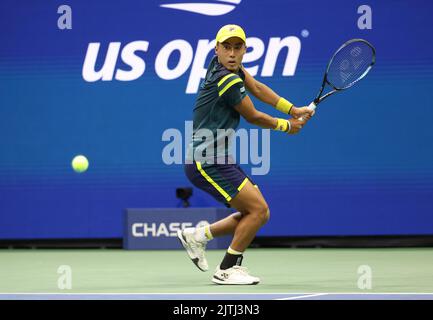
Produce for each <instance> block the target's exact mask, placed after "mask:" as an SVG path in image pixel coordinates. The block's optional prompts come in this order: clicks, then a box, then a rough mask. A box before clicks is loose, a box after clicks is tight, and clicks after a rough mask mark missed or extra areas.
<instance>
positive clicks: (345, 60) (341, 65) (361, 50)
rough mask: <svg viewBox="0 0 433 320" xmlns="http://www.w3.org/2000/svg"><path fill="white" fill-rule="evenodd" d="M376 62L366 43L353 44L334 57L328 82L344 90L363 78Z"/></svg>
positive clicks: (329, 70) (329, 69)
mask: <svg viewBox="0 0 433 320" xmlns="http://www.w3.org/2000/svg"><path fill="white" fill-rule="evenodd" d="M373 61H374V51H373V49H372V48H371V47H370V46H368V45H367V44H366V43H364V42H358V41H357V42H352V43H349V44H348V45H346V46H344V47H343V48H341V50H339V51H338V52H337V53H336V54H335V56H334V57H333V59H332V61H331V63H330V65H329V68H328V74H327V80H328V82H329V83H330V84H331V85H332V86H334V87H335V88H337V89H344V88H347V87H350V86H351V85H353V84H354V83H355V82H356V81H358V80H360V79H361V78H363V77H364V76H365V74H366V71H367V70H368V69H369V68H370V66H371V65H372V64H373Z"/></svg>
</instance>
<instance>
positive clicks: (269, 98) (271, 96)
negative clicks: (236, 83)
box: [242, 66, 314, 118]
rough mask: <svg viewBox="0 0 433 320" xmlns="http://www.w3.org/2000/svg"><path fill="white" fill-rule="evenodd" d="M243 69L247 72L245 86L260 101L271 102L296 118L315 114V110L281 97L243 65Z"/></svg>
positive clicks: (270, 103)
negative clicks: (297, 105)
mask: <svg viewBox="0 0 433 320" xmlns="http://www.w3.org/2000/svg"><path fill="white" fill-rule="evenodd" d="M242 71H243V72H244V74H245V81H244V84H245V87H246V88H247V90H248V91H249V92H251V94H252V95H253V96H254V97H256V98H257V99H259V100H260V101H262V102H264V103H266V104H269V105H271V106H272V107H274V108H275V109H277V110H279V111H281V112H282V113H285V114H289V115H291V116H292V117H294V118H300V117H305V116H312V115H313V114H314V111H313V110H310V109H308V108H307V107H300V108H298V107H296V106H294V105H293V104H292V103H291V102H289V101H288V100H286V99H284V98H283V97H280V96H279V95H278V94H276V93H275V92H274V91H273V90H272V89H271V88H269V87H268V86H267V85H265V84H264V83H261V82H260V81H257V80H256V79H254V77H253V76H252V75H251V74H250V73H249V72H248V71H247V70H245V68H244V67H243V66H242Z"/></svg>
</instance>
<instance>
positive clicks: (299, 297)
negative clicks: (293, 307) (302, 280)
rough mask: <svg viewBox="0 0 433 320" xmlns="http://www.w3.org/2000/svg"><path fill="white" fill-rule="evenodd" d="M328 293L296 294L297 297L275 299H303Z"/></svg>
mask: <svg viewBox="0 0 433 320" xmlns="http://www.w3.org/2000/svg"><path fill="white" fill-rule="evenodd" d="M327 294H328V293H316V294H307V295H303V296H296V297H289V298H279V299H275V300H296V299H302V298H310V297H317V296H323V295H327Z"/></svg>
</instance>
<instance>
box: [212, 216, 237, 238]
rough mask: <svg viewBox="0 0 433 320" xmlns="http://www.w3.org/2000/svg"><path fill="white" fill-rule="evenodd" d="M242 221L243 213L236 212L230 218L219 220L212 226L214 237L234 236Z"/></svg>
mask: <svg viewBox="0 0 433 320" xmlns="http://www.w3.org/2000/svg"><path fill="white" fill-rule="evenodd" d="M241 219H242V213H240V212H235V213H232V214H231V215H229V216H228V217H226V218H224V219H221V220H218V221H216V222H214V223H212V224H211V225H210V233H211V235H212V237H214V238H216V237H220V236H224V235H228V234H234V233H235V230H236V227H237V226H238V224H239V222H240V221H241Z"/></svg>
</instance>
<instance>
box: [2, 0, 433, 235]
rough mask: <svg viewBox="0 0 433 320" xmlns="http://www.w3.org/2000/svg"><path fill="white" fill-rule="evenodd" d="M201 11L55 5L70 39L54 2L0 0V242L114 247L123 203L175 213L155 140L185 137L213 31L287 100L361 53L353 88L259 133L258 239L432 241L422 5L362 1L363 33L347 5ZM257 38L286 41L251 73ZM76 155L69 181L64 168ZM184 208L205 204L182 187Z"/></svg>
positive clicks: (172, 184) (426, 19) (309, 93)
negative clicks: (362, 75) (266, 153)
mask: <svg viewBox="0 0 433 320" xmlns="http://www.w3.org/2000/svg"><path fill="white" fill-rule="evenodd" d="M191 2H195V3H198V2H200V3H201V4H203V3H204V2H203V1H191ZM207 3H210V4H211V5H213V6H212V7H208V8H207V9H206V11H205V12H202V13H200V12H190V11H185V10H180V9H179V7H176V8H178V9H175V8H172V7H173V6H172V5H173V4H174V5H178V6H179V5H180V8H183V7H182V4H181V1H169V0H167V1H156V0H152V1H136V0H130V1H123V2H120V1H77V0H74V1H68V2H67V3H66V4H67V5H69V7H70V9H71V12H72V15H71V17H72V29H59V26H58V20H59V19H60V20H61V21H60V22H62V14H63V13H64V12H63V11H61V10H60V13H58V8H59V7H60V6H61V5H62V4H65V3H64V2H60V1H19V2H17V1H10V0H6V1H2V2H1V3H0V239H31V238H109V237H110V238H111V237H121V236H122V212H123V209H125V208H133V207H135V208H139V207H176V206H178V205H179V201H178V199H176V197H175V188H176V187H179V186H189V185H190V183H189V182H188V180H187V179H186V177H185V176H184V173H183V168H182V165H181V164H172V165H167V164H166V163H164V161H163V159H162V152H163V149H164V148H165V147H166V146H167V144H168V143H169V142H168V141H164V139H163V138H162V137H163V134H164V132H166V130H167V129H169V128H172V129H176V130H178V132H180V133H181V134H182V138H185V136H187V134H186V133H185V121H189V120H191V119H192V107H193V104H194V101H195V93H196V92H197V86H198V84H199V81H200V78H201V76H202V73H203V70H204V69H203V68H204V67H205V66H206V65H207V63H208V62H209V60H210V58H211V57H212V44H211V45H210V46H209V42H210V41H212V40H213V39H214V37H215V34H216V31H217V30H218V29H219V27H221V26H222V25H224V24H226V23H236V24H240V25H242V26H243V27H244V29H245V30H246V33H247V37H248V38H249V39H248V45H249V46H250V49H249V51H248V54H247V56H246V58H248V59H247V62H246V63H244V65H245V67H248V68H251V69H250V70H251V71H254V72H257V75H256V77H257V79H258V80H259V81H262V82H264V83H266V84H267V85H269V86H270V87H271V88H273V89H274V90H275V91H276V92H277V93H279V94H280V95H282V96H284V97H286V98H287V99H289V100H291V101H292V102H294V103H295V104H297V105H303V104H309V103H310V101H311V100H312V98H313V97H314V96H315V94H316V93H317V90H318V88H319V85H320V83H321V79H322V74H323V71H324V69H325V66H326V63H327V61H328V59H329V57H330V56H331V55H332V53H333V51H335V49H336V48H338V47H339V46H340V45H341V44H342V43H343V42H345V41H346V40H348V39H351V38H357V37H359V38H364V39H367V40H369V41H370V42H372V43H373V44H374V45H375V47H376V50H377V64H376V66H375V67H374V69H373V70H372V72H371V73H370V74H369V75H368V76H367V78H366V79H365V80H363V81H361V82H360V83H359V85H357V86H356V87H354V88H353V89H351V90H350V91H347V92H345V93H342V94H340V95H338V96H335V97H332V98H330V99H329V100H327V101H326V102H324V103H323V104H322V105H321V106H320V107H319V109H318V112H317V114H316V116H315V118H314V119H313V120H312V121H311V122H310V123H309V124H308V126H306V127H305V129H304V130H303V131H302V132H301V133H300V134H299V135H296V136H285V135H283V134H281V133H278V132H271V133H270V136H271V144H270V156H271V157H270V160H271V162H270V170H269V172H268V173H267V174H265V175H254V176H253V178H254V180H255V181H256V182H257V183H258V184H259V186H260V188H261V190H262V192H263V194H264V196H265V197H266V199H267V201H268V203H269V206H270V209H271V220H270V222H269V223H268V224H267V225H266V226H265V227H264V228H263V229H262V230H261V231H260V232H259V235H266V236H312V235H315V236H316V235H319V236H320V235H396V234H397V235H405V234H433V200H432V198H433V148H432V147H433V146H432V141H433V131H432V130H431V127H432V120H433V105H432V103H433V102H432V101H433V44H432V42H431V39H432V38H433V22H432V19H431V16H432V14H433V4H432V2H431V1H422V0H417V1H409V0H407V1H385V0H384V1H373V2H372V3H371V4H370V8H371V11H372V12H371V16H372V25H371V29H360V28H359V25H358V20H359V19H360V18H361V20H362V19H363V18H362V16H363V12H362V8H361V10H360V13H358V9H359V7H360V6H361V5H362V4H363V3H361V2H358V1H347V0H346V1H343V0H332V1H326V2H321V1H310V0H302V1H300V0H299V1H298V0H292V1H277V0H267V1H259V0H242V1H241V0H230V1H229V0H227V1H207ZM194 8H195V9H194V10H196V9H197V8H198V9H197V10H198V11H200V8H202V7H200V6H198V7H197V6H196V7H194ZM204 13H206V14H204ZM210 13H213V14H214V15H209V14H210ZM361 22H362V21H361ZM364 22H365V21H364ZM288 37H290V38H288ZM273 38H281V39H283V38H288V39H289V40H288V41H289V42H290V44H291V45H290V46H289V49H287V48H285V49H283V50H281V51H280V53H279V55H278V58H277V60H276V65H275V67H274V68H272V66H271V68H268V69H267V68H265V64H266V59H269V61H271V60H272V57H275V54H274V55H273V54H272V48H273V47H272V41H274V40H272V39H273ZM297 44H299V47H297ZM176 48H177V49H176ZM297 48H298V49H299V51H298V52H297ZM262 49H263V52H262ZM134 50H135V54H134V52H133V51H134ZM165 53H166V55H165V56H164V54H165ZM297 54H299V55H297ZM287 56H289V60H290V61H289V62H288V64H287V66H286V67H287V68H289V69H290V68H292V69H291V71H290V70H285V71H284V67H285V65H286V57H287ZM92 59H93V60H92ZM269 61H268V62H269ZM101 68H103V69H102V70H103V72H102V73H101V74H98V71H100V70H101ZM143 69H144V70H143ZM266 70H268V71H266ZM253 101H254V102H255V104H256V107H257V108H258V109H260V110H262V111H265V112H268V113H270V114H271V115H274V116H277V115H278V116H281V114H278V113H277V112H275V110H273V109H272V108H271V107H269V106H266V105H264V104H262V103H260V102H259V101H257V100H253ZM240 126H241V127H242V128H247V129H248V128H252V127H251V126H250V125H248V124H247V123H246V122H245V121H241V125H240ZM77 154H84V155H86V157H88V159H89V162H90V167H89V170H88V171H87V172H85V173H82V174H77V173H75V172H74V171H73V170H72V169H71V165H70V162H71V160H72V158H73V157H74V156H75V155H77ZM243 167H244V169H245V170H246V171H247V172H248V173H251V170H250V169H251V168H252V167H257V165H248V164H247V165H243ZM191 203H192V205H193V206H194V207H200V206H202V207H209V206H220V204H218V203H217V202H216V201H214V200H213V199H212V198H211V197H210V196H208V195H207V194H205V193H203V192H201V191H200V190H197V189H194V196H193V198H192V200H191Z"/></svg>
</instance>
